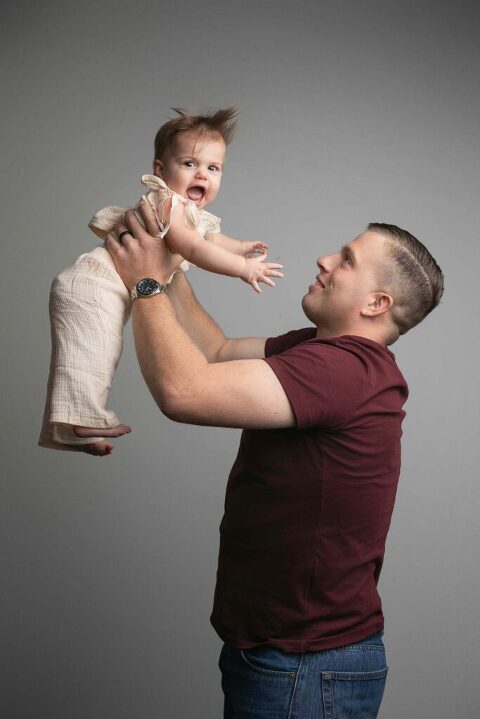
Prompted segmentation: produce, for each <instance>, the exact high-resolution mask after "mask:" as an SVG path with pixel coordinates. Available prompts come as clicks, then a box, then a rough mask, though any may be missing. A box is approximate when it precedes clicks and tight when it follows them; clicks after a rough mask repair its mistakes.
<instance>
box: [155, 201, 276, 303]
mask: <svg viewBox="0 0 480 719" xmlns="http://www.w3.org/2000/svg"><path fill="white" fill-rule="evenodd" d="M216 234H217V233H216ZM165 239H166V241H167V244H168V246H169V248H170V249H171V251H172V252H178V253H179V254H180V255H182V257H184V258H185V259H186V260H189V261H190V262H193V263H194V264H195V265H197V266H198V267H201V268H202V269H204V270H209V271H210V272H216V273H218V274H221V275H228V276H230V277H240V278H241V279H242V280H244V282H247V283H249V284H251V285H252V287H253V289H254V290H255V291H256V292H261V290H260V287H259V285H258V282H264V283H265V284H267V285H272V286H274V285H275V283H274V282H273V281H272V280H271V279H270V277H283V274H282V273H281V272H279V270H280V269H281V268H282V265H280V264H278V263H272V262H265V261H264V260H265V257H266V255H265V254H263V255H261V256H259V257H245V256H241V255H238V254H234V253H233V252H232V251H230V250H228V249H226V248H225V247H222V245H221V244H215V243H212V242H205V240H203V239H202V237H201V236H200V235H199V233H198V232H197V231H196V230H194V229H193V228H192V227H190V226H189V225H188V224H187V221H186V219H185V213H184V210H183V207H182V206H181V205H177V206H176V207H174V208H173V209H172V213H171V226H170V229H169V231H168V233H167V234H166V237H165ZM229 239H231V238H229Z"/></svg>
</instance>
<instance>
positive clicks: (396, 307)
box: [367, 222, 444, 335]
mask: <svg viewBox="0 0 480 719" xmlns="http://www.w3.org/2000/svg"><path fill="white" fill-rule="evenodd" d="M367 229H368V230H371V231H373V232H378V233H380V234H382V235H383V236H384V237H385V253H386V255H387V257H389V258H391V260H392V264H391V266H390V267H388V266H387V268H386V275H387V276H386V278H385V279H386V283H387V287H388V286H390V287H391V289H392V295H393V299H394V302H393V307H392V313H391V317H392V321H393V322H394V324H395V325H396V328H397V330H398V333H399V334H400V335H403V334H405V332H408V330H409V329H411V328H412V327H415V325H418V323H419V322H421V321H422V320H423V318H424V317H426V316H427V315H428V314H429V312H431V311H432V310H433V309H434V308H435V307H436V306H437V305H438V303H439V302H440V300H441V298H442V295H443V286H444V285H443V273H442V270H441V269H440V267H439V266H438V264H437V262H436V261H435V259H434V258H433V257H432V255H431V254H430V252H429V251H428V250H427V248H426V247H425V245H423V244H422V243H421V242H420V240H417V238H416V237H414V236H413V235H411V234H410V232H407V230H402V229H401V228H400V227H397V226H396V225H387V224H385V223H382V222H371V223H370V224H369V225H368V228H367ZM385 289H387V288H385Z"/></svg>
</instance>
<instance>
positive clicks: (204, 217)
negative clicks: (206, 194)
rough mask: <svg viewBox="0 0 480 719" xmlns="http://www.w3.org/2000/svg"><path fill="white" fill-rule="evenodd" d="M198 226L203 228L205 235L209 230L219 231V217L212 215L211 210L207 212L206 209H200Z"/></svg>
mask: <svg viewBox="0 0 480 719" xmlns="http://www.w3.org/2000/svg"><path fill="white" fill-rule="evenodd" d="M199 214H200V227H201V228H202V229H203V230H204V232H205V235H208V234H209V233H210V232H221V229H220V223H221V221H222V220H221V219H220V217H216V215H212V213H211V212H207V211H206V210H200V212H199Z"/></svg>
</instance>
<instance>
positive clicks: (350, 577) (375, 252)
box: [106, 206, 443, 719]
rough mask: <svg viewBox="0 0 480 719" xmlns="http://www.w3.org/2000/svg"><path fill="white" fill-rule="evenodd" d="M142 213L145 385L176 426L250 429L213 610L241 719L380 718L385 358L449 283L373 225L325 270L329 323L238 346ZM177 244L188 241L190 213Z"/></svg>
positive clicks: (138, 251)
mask: <svg viewBox="0 0 480 719" xmlns="http://www.w3.org/2000/svg"><path fill="white" fill-rule="evenodd" d="M140 212H141V214H142V216H143V219H144V221H145V223H146V227H147V229H148V232H146V231H144V230H143V228H142V226H141V224H140V223H139V221H138V219H137V217H136V216H135V214H134V213H133V212H129V213H127V215H126V216H125V218H124V224H121V225H120V226H119V228H118V231H117V232H116V233H114V234H110V235H109V237H108V238H107V242H106V247H107V249H108V250H109V252H110V253H111V255H112V257H113V259H114V261H115V264H116V266H117V269H118V272H119V274H120V275H121V277H122V279H123V281H124V282H125V285H126V286H127V288H128V289H129V290H133V297H134V298H135V301H134V303H133V328H134V335H135V344H136V349H137V354H138V359H139V363H140V367H141V369H142V372H143V375H144V378H145V381H146V382H147V384H148V386H149V388H150V391H151V393H152V395H153V397H154V398H155V400H156V401H157V403H158V406H159V407H160V409H161V411H162V412H163V413H164V414H166V415H167V416H168V417H170V418H171V419H173V420H175V421H179V422H189V423H193V424H202V425H217V426H225V427H241V428H243V429H244V430H245V431H244V432H243V435H242V439H241V443H240V448H239V453H238V456H237V459H236V462H235V464H234V466H233V469H232V472H231V474H230V478H229V482H228V486H227V493H226V503H225V515H224V518H223V520H222V524H221V528H220V531H221V544H220V557H219V567H218V575H217V587H216V592H215V602H214V609H213V614H212V623H213V626H214V627H215V629H216V631H217V632H218V634H219V635H220V637H221V638H222V639H223V640H224V642H225V644H224V647H223V650H222V655H221V659H220V667H221V670H222V687H223V689H224V693H225V717H227V718H228V719H233V717H235V719H238V718H239V717H241V718H242V719H246V718H247V717H248V719H252V718H257V717H258V718H259V719H261V718H263V717H267V716H268V717H269V719H277V718H278V719H280V717H282V718H283V717H285V718H286V717H291V716H295V717H299V718H302V719H303V718H304V717H334V716H335V717H336V716H338V717H340V716H342V717H343V716H345V717H346V716H349V717H375V716H377V712H378V708H379V706H380V702H381V699H382V694H383V689H384V684H385V679H386V674H387V667H386V661H385V652H384V647H383V643H382V634H383V614H382V609H381V601H380V597H379V595H378V592H377V581H378V577H379V574H380V570H381V566H382V561H383V554H384V546H385V539H386V535H387V531H388V528H389V525H390V519H391V514H392V510H393V504H394V499H395V492H396V486H397V480H398V474H399V468H400V437H401V422H402V419H403V416H404V412H403V409H402V406H403V403H404V402H405V400H406V398H407V387H406V384H405V381H404V379H403V377H402V375H401V373H400V371H399V370H398V368H397V366H396V364H395V360H394V356H393V355H392V354H391V352H390V351H389V350H388V349H387V345H390V344H392V343H393V342H395V340H396V339H397V338H398V336H399V335H400V334H404V333H405V332H407V331H408V330H409V329H410V328H411V327H413V326H414V325H416V324H418V323H419V322H420V321H421V320H422V319H423V318H424V317H425V316H426V314H428V313H429V312H430V311H431V310H432V309H433V308H434V307H435V306H436V305H437V304H438V302H439V301H440V298H441V295H442V292H443V276H442V272H441V270H440V268H439V267H438V265H437V264H436V262H435V260H434V259H433V258H432V257H431V255H430V254H429V253H428V251H427V250H426V248H425V247H424V246H423V245H422V244H421V243H420V242H419V241H418V240H417V239H416V238H414V237H413V236H412V235H410V234H409V233H408V232H406V231H404V230H400V229H399V228H398V227H396V226H393V225H382V224H371V225H369V227H368V229H367V230H366V231H365V232H363V233H362V234H360V235H359V236H358V237H356V238H355V239H354V240H353V241H352V242H350V243H349V244H347V245H346V246H345V247H343V248H342V249H341V250H339V251H338V252H335V253H334V254H331V255H326V256H323V257H320V258H319V259H318V260H317V265H318V268H319V271H318V274H317V275H316V281H315V283H314V284H312V285H310V287H309V290H308V293H307V294H306V295H305V297H304V298H303V309H304V312H305V314H306V316H307V317H308V319H309V320H310V321H311V322H312V323H313V324H314V327H312V328H308V329H304V330H298V331H294V332H290V333H288V334H286V335H283V336H281V337H279V338H273V339H272V338H271V339H269V340H265V339H260V338H245V339H227V338H226V337H225V335H224V334H223V332H222V331H221V330H220V329H219V327H218V326H217V325H216V324H215V323H214V322H213V320H212V319H211V318H210V317H209V316H208V315H207V313H206V312H205V311H204V310H203V309H202V307H201V306H200V305H199V304H198V302H197V301H196V299H195V297H194V295H193V293H192V292H191V289H190V287H189V285H188V283H187V281H186V279H185V277H184V275H183V274H182V273H178V274H177V275H176V276H175V278H174V280H173V282H172V285H171V286H169V287H168V288H167V287H166V286H165V285H164V283H165V282H166V281H167V278H168V277H170V275H171V273H172V271H173V269H174V268H175V267H176V266H178V264H179V261H180V258H179V257H178V256H173V255H172V254H171V253H169V252H168V250H166V249H165V247H164V246H163V245H162V244H161V243H159V241H158V240H154V239H153V236H155V235H156V233H157V229H156V223H155V218H154V217H153V215H152V213H151V211H150V210H149V208H148V207H147V206H142V207H141V209H140ZM173 227H175V229H173ZM171 231H172V232H183V231H187V228H186V226H185V227H183V226H182V219H181V217H180V216H179V217H178V218H177V221H176V222H174V223H172V230H171ZM119 238H120V241H119ZM145 278H150V280H149V281H145ZM167 290H168V291H167ZM334 712H336V713H334Z"/></svg>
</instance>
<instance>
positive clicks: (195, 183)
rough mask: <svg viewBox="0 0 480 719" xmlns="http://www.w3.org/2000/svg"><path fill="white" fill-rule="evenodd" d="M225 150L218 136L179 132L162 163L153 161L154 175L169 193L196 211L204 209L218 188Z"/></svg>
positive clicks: (213, 197) (223, 143)
mask: <svg viewBox="0 0 480 719" xmlns="http://www.w3.org/2000/svg"><path fill="white" fill-rule="evenodd" d="M225 149H226V146H225V142H224V141H223V139H222V138H221V137H220V135H199V134H198V133H195V132H181V133H180V134H179V135H178V136H177V138H176V142H175V145H174V147H173V149H172V152H171V153H170V154H169V156H168V157H167V158H166V160H164V161H163V162H159V161H158V160H155V162H154V169H155V173H156V174H157V175H159V176H160V177H162V178H163V179H164V180H165V182H166V183H167V185H168V186H169V188H170V189H171V190H173V192H176V193H177V194H178V195H183V197H187V198H188V199H189V200H191V201H192V202H193V203H194V204H195V205H196V206H197V207H198V208H199V209H200V208H202V207H206V205H208V204H209V203H210V202H212V201H213V200H214V199H215V197H216V196H217V193H218V190H219V188H220V182H221V179H222V170H223V163H224V160H225Z"/></svg>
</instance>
